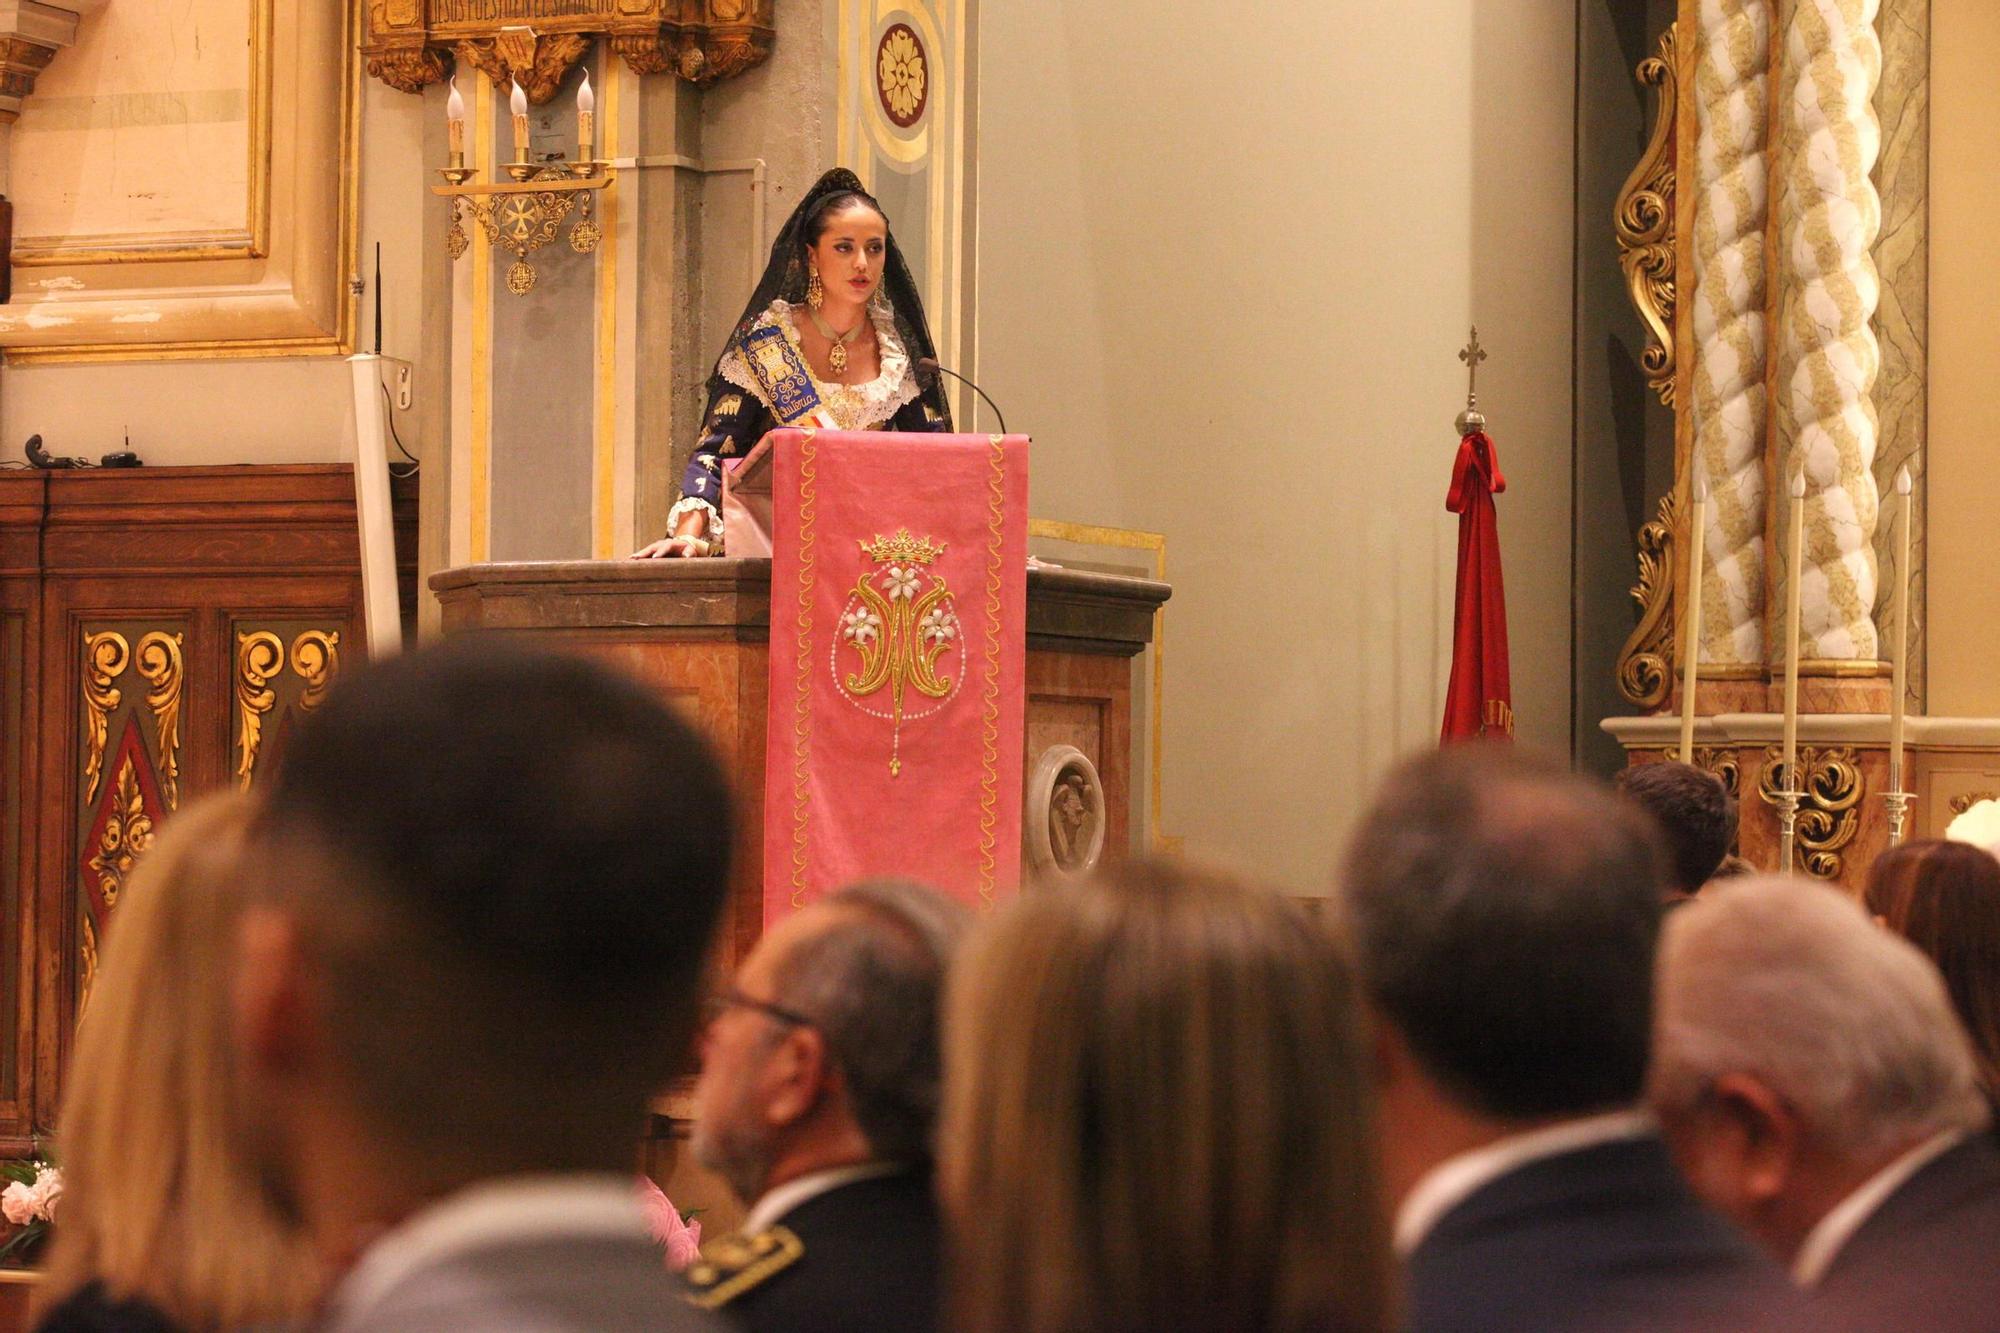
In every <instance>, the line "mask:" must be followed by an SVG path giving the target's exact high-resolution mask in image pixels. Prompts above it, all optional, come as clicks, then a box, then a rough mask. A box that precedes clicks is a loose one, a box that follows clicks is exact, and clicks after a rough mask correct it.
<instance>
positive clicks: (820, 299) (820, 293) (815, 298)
mask: <svg viewBox="0 0 2000 1333" xmlns="http://www.w3.org/2000/svg"><path fill="white" fill-rule="evenodd" d="M806 304H807V305H809V306H811V307H812V308H813V309H815V310H817V309H819V308H820V307H821V306H823V305H825V304H826V288H825V287H824V286H822V285H821V283H820V280H819V269H818V268H817V267H815V268H814V269H813V271H812V276H811V277H810V278H808V279H806Z"/></svg>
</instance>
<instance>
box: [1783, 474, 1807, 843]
mask: <svg viewBox="0 0 2000 1333" xmlns="http://www.w3.org/2000/svg"><path fill="white" fill-rule="evenodd" d="M1805 538H1806V473H1805V469H1804V468H1803V467H1801V468H1800V469H1799V470H1798V471H1797V472H1795V473H1793V474H1792V534H1791V551H1790V562H1789V563H1788V564H1787V565H1786V571H1787V575H1788V579H1789V583H1788V586H1787V588H1786V592H1785V747H1784V755H1785V760H1784V762H1785V769H1784V776H1785V790H1786V791H1788V792H1797V791H1798V790H1799V591H1800V585H1801V584H1802V583H1804V582H1805ZM1778 869H1779V871H1780V872H1781V873H1783V874H1790V873H1791V871H1792V842H1791V840H1790V839H1789V838H1787V839H1786V840H1785V847H1784V860H1783V864H1781V865H1780V866H1779V867H1778Z"/></svg>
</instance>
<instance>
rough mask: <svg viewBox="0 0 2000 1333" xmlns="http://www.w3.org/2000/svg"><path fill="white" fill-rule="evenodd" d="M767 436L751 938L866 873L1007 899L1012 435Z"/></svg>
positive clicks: (1016, 738) (1017, 544)
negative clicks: (765, 608)
mask: <svg viewBox="0 0 2000 1333" xmlns="http://www.w3.org/2000/svg"><path fill="white" fill-rule="evenodd" d="M771 441H772V446H773V462H774V465H775V467H774V476H773V482H772V490H773V497H774V504H773V524H772V534H771V535H772V553H771V674H770V703H769V708H770V725H769V728H768V738H767V741H766V750H765V787H764V924H765V925H766V926H767V927H768V926H770V925H771V924H772V923H773V922H775V921H777V920H779V919H780V918H782V917H784V916H786V915H788V914H789V913H791V912H793V911H796V910H797V909H799V908H801V907H803V906H805V905H806V904H807V903H809V902H811V901H813V900H814V899H815V898H818V897H821V896H822V895H824V894H826V893H829V892H831V891H833V890H835V889H837V888H840V887H841V886H843V885H845V884H849V883H852V882H854V881H855V880H858V879H866V878H873V877H878V876H896V877H902V878H909V879H914V880H918V881H920V882H922V883H926V884H930V885H933V886H935V887H936V888H939V889H942V890H944V891H945V892H947V893H950V894H952V895H954V896H955V897H958V898H961V899H963V900H965V901H967V902H970V903H972V904H974V905H983V904H987V903H991V902H993V901H995V900H997V899H999V898H1002V897H1005V896H1007V895H1010V894H1012V893H1014V892H1015V891H1016V890H1017V888H1018V883H1019V878H1020V868H1021V783H1022V773H1021V768H1022V747H1023V745H1024V743H1025V736H1024V720H1025V719H1024V711H1025V707H1026V691H1027V664H1028V646H1027V622H1028V575H1027V565H1028V441H1027V439H1026V438H1025V437H1023V436H1018V435H1011V436H1005V437H1002V436H998V435H923V434H895V433H849V432H840V431H824V430H817V431H816V430H786V431H778V432H775V433H773V435H772V436H771Z"/></svg>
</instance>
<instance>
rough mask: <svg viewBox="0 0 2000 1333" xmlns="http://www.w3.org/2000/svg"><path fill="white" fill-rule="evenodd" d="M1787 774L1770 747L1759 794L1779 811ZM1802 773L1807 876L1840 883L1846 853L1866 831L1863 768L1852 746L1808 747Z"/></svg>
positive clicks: (1801, 834)
mask: <svg viewBox="0 0 2000 1333" xmlns="http://www.w3.org/2000/svg"><path fill="white" fill-rule="evenodd" d="M1783 768H1784V757H1783V756H1782V755H1781V754H1780V753H1779V751H1778V747H1777V746H1775V745H1773V746H1769V747H1767V748H1766V749H1765V751H1764V766H1763V768H1762V770H1761V771H1760V772H1759V773H1758V775H1757V794H1758V795H1759V796H1760V797H1762V798H1763V800H1764V803H1765V804H1766V805H1769V806H1772V807H1773V808H1776V807H1778V806H1779V805H1780V804H1781V802H1780V801H1779V798H1778V782H1779V779H1780V777H1781V776H1782V775H1781V773H1780V770H1781V769H1783ZM1799 771H1800V773H1801V774H1802V775H1803V777H1804V779H1805V781H1804V782H1803V784H1801V787H1800V789H1801V790H1802V791H1803V792H1804V793H1805V799H1804V801H1803V802H1801V803H1800V806H1799V817H1798V844H1799V852H1800V854H1801V857H1802V859H1803V861H1804V864H1805V869H1806V873H1807V874H1808V875H1811V876H1812V877H1813V878H1815V879H1838V878H1839V877H1840V871H1841V851H1842V850H1843V849H1844V848H1845V847H1846V846H1847V845H1848V844H1849V843H1851V842H1853V841H1854V838H1855V835H1856V834H1858V833H1859V832H1860V831H1861V810H1860V805H1861V797H1862V794H1863V789H1862V783H1861V766H1860V764H1859V762H1858V761H1857V760H1856V759H1855V757H1854V747H1853V746H1851V745H1840V746H1832V747H1829V748H1827V749H1824V750H1822V749H1817V748H1815V747H1813V746H1809V745H1802V746H1800V747H1799Z"/></svg>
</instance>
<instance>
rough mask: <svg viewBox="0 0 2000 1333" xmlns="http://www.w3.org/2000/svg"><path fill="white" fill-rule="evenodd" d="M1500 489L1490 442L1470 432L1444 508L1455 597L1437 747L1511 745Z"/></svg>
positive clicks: (1481, 434) (1504, 482)
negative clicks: (1453, 553)
mask: <svg viewBox="0 0 2000 1333" xmlns="http://www.w3.org/2000/svg"><path fill="white" fill-rule="evenodd" d="M1506 489H1507V479H1506V478H1505V477H1504V476H1502V475H1500V462H1499V460H1498V459H1497V458H1495V457H1494V454H1493V441H1492V440H1490V439H1488V438H1487V437H1486V435H1485V433H1484V432H1482V431H1474V432H1473V433H1472V434H1470V435H1468V436H1466V437H1465V438H1464V439H1463V440H1461V441H1459V445H1458V462H1457V463H1456V465H1454V466H1453V468H1452V472H1451V493H1450V494H1449V495H1448V496H1447V497H1446V498H1445V502H1444V507H1445V508H1446V509H1449V510H1450V511H1451V512H1452V513H1454V514H1457V515H1458V591H1457V593H1456V595H1455V597H1454V599H1453V608H1452V635H1451V684H1450V685H1448V686H1447V687H1446V688H1445V696H1444V734H1443V736H1442V738H1441V742H1443V741H1456V740H1474V739H1477V738H1479V737H1482V736H1485V737H1494V738H1502V739H1505V738H1511V737H1512V736H1513V734H1514V691H1513V687H1512V686H1511V685H1510V684H1509V683H1508V677H1507V595H1506V589H1505V587H1504V584H1503V581H1502V579H1501V577H1500V526H1499V516H1498V514H1497V513H1496V511H1495V510H1494V507H1493V497H1494V496H1495V495H1498V494H1499V493H1500V492H1501V491H1504V490H1506Z"/></svg>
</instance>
